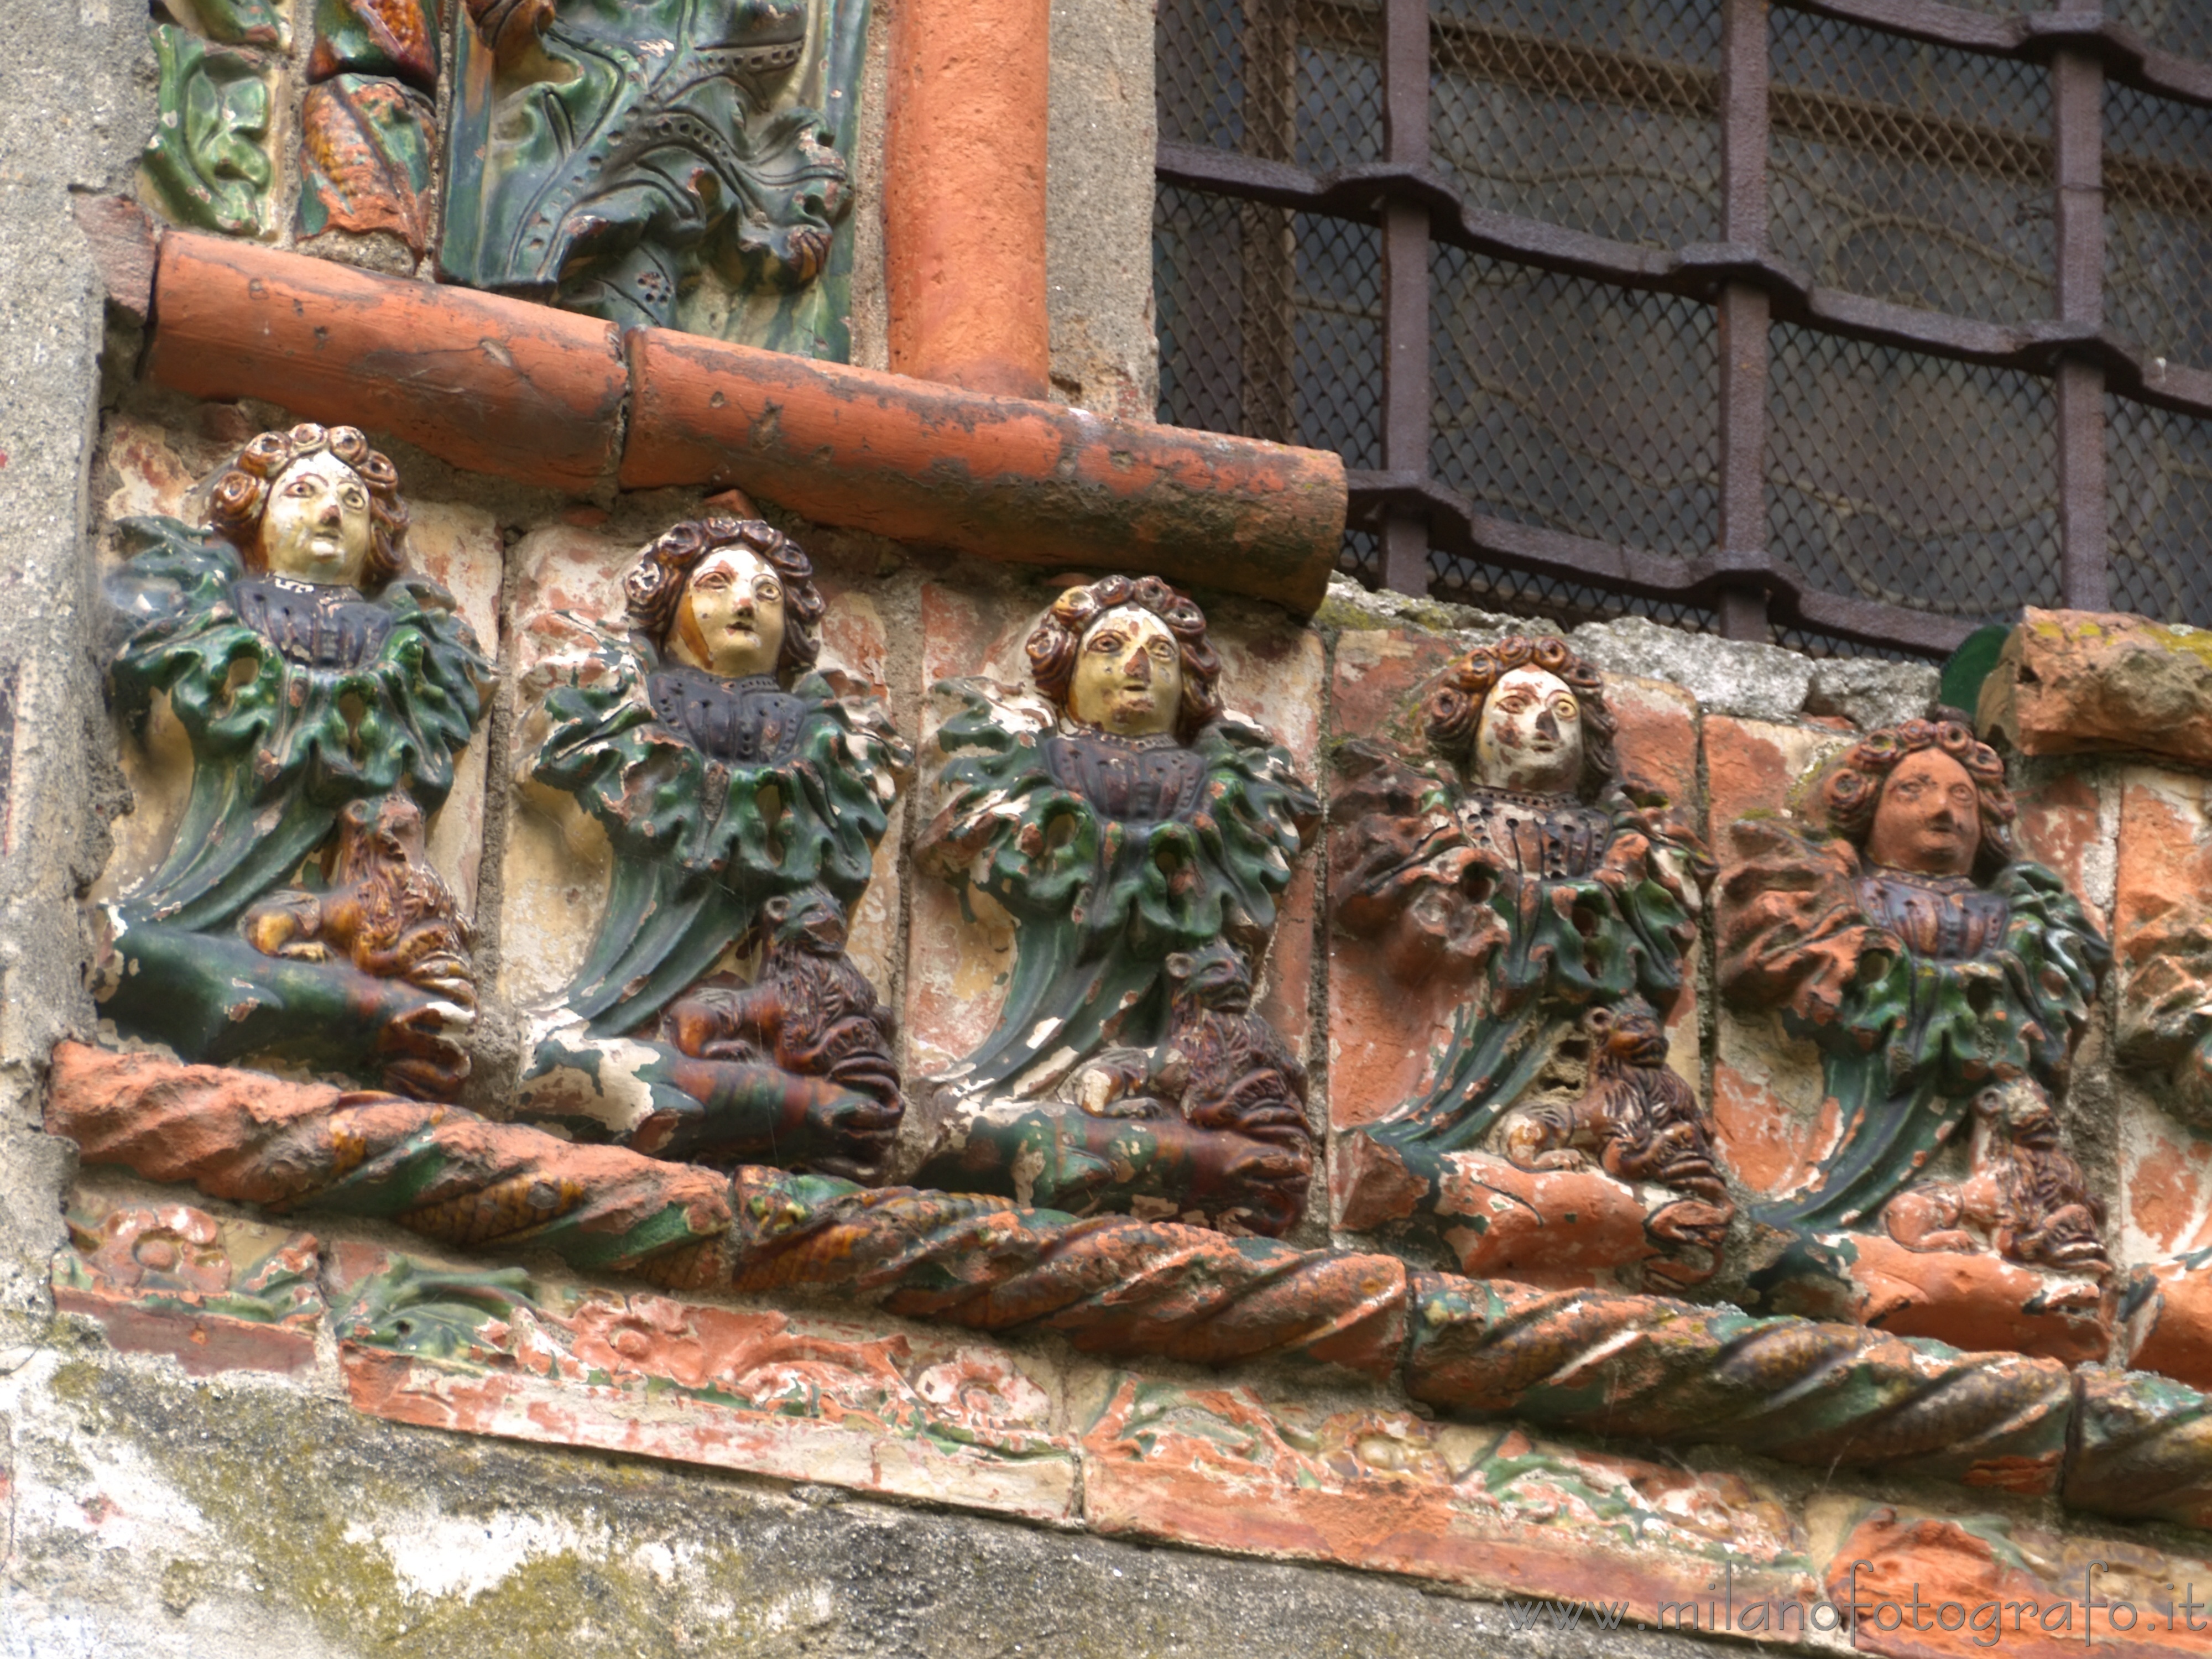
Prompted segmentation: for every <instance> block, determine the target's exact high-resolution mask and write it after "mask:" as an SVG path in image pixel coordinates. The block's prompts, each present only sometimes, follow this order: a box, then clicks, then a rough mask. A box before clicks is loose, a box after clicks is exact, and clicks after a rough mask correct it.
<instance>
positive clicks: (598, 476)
mask: <svg viewBox="0 0 2212 1659" xmlns="http://www.w3.org/2000/svg"><path fill="white" fill-rule="evenodd" d="M146 372H147V374H148V375H149V376H150V377H151V378H152V379H154V380H157V381H159V382H160V383H161V384H162V385H163V386H170V387H173V388H174V389H175V390H177V391H179V392H186V393H189V394H191V396H193V397H197V398H268V399H269V400H270V402H272V403H279V404H283V405H284V407H285V408H287V409H289V410H292V411H293V412H294V413H295V414H297V415H301V416H305V417H307V418H308V419H310V420H317V421H323V422H346V423H348V424H350V425H354V426H360V427H368V428H373V429H375V430H377V431H381V432H389V433H392V434H393V435H395V436H398V437H401V438H404V439H405V440H406V441H408V442H410V443H412V444H418V445H420V446H421V447H423V448H424V449H427V450H428V451H429V452H430V453H432V454H434V455H437V456H439V457H441V458H442V459H446V460H448V461H451V462H452V463H453V465H456V466H462V467H466V468H468V469H469V470H470V471H475V472H495V473H498V474H500V475H501V476H502V477H509V478H520V479H522V480H524V481H525V482H526V483H538V484H549V485H551V486H554V487H555V488H557V489H570V490H575V491H578V492H582V491H586V490H589V489H595V488H597V487H598V486H599V485H600V484H602V483H606V482H608V481H609V480H611V478H612V477H613V474H614V470H615V461H616V458H617V454H618V453H620V448H621V443H622V415H623V395H624V393H625V392H626V390H627V386H628V383H627V380H625V377H624V370H623V356H622V343H621V340H620V337H619V335H618V333H617V330H616V328H615V326H614V325H613V324H611V323H602V322H598V321H595V320H593V319H591V318H588V317H579V316H576V315H574V313H569V312H565V311H555V310H553V309H552V308H550V307H546V306H539V305H532V304H530V303H528V302H527V301H521V300H507V299H501V298H500V297H499V296H497V295H490V294H477V293H474V292H472V291H471V290H470V289H454V288H438V287H434V286H433V285H431V284H430V283H417V282H412V281H409V280H405V279H403V278H399V277H392V276H376V275H374V273H372V272H369V271H365V270H355V269H353V268H352V267H351V266H349V265H342V264H334V263H332V262H331V261H330V260H327V259H315V258H308V257H307V256H306V255H304V254H297V253H280V252H276V250H274V249H272V248H264V247H257V246H253V245H252V243H248V242H234V241H228V240H223V239H222V238H220V237H214V236H198V235H192V234H185V233H181V232H176V231H172V232H170V233H168V234H167V235H165V236H163V237H162V239H161V258H160V263H159V265H158V267H157V269H156V270H155V278H154V338H153V345H152V349H151V350H150V351H149V355H148V357H147V363H146Z"/></svg>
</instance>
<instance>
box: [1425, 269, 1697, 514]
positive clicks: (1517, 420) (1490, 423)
mask: <svg viewBox="0 0 2212 1659" xmlns="http://www.w3.org/2000/svg"><path fill="white" fill-rule="evenodd" d="M1429 294H1430V306H1431V318H1432V320H1431V325H1430V336H1429V337H1430V349H1431V369H1430V374H1431V385H1432V386H1434V388H1435V391H1434V398H1435V407H1434V414H1433V416H1431V431H1432V433H1433V435H1432V437H1431V440H1430V465H1431V466H1432V467H1433V468H1434V470H1435V471H1436V473H1437V477H1440V478H1442V479H1443V481H1444V482H1445V483H1449V485H1450V486H1451V487H1452V488H1453V489H1456V490H1458V491H1459V492H1460V493H1461V494H1462V495H1466V496H1468V498H1470V499H1471V500H1472V501H1474V503H1475V504H1476V506H1477V507H1478V508H1480V510H1481V511H1483V512H1486V513H1491V514H1493V515H1495V516H1497V517H1498V518H1502V519H1508V520H1512V521H1514V522H1515V523H1517V524H1533V525H1541V526H1544V527H1545V528H1547V529H1550V530H1558V531H1562V532H1565V533H1567V534H1569V535H1573V536H1582V537H1586V538H1589V539H1590V540H1593V541H1603V542H1613V543H1618V544H1624V545H1627V546H1633V547H1643V548H1649V549H1651V550H1654V551H1656V552H1668V553H1681V554H1685V555H1688V554H1694V553H1700V552H1703V551H1705V550H1706V549H1707V548H1709V547H1710V546H1711V543H1712V527H1713V523H1714V520H1715V516H1716V514H1717V510H1718V508H1717V495H1716V492H1717V489H1718V486H1719V459H1718V451H1719V429H1720V422H1719V416H1718V414H1717V407H1716V404H1717V398H1718V388H1719V380H1718V376H1717V373H1716V363H1717V358H1716V353H1715V343H1714V327H1713V313H1712V309H1711V307H1708V306H1702V305H1699V304H1698V303H1697V302H1696V301H1691V300H1685V299H1682V298H1681V297H1680V296H1679V295H1672V294H1638V293H1636V292H1634V291H1632V290H1630V289H1618V288H1613V287H1610V286H1608V285H1607V284H1606V283H1595V282H1591V281H1589V280H1588V279H1586V278H1583V277H1579V276H1558V275H1555V274H1554V273H1553V272H1550V271H1542V270H1530V269H1529V268H1528V266H1526V265H1514V264H1505V263H1504V262H1503V261H1501V260H1497V259H1486V258H1482V257H1481V256H1480V254H1474V253H1469V252H1466V251H1465V250H1464V249H1462V248H1455V247H1439V248H1437V249H1436V250H1434V252H1433V254H1432V256H1431V278H1430V283H1429Z"/></svg>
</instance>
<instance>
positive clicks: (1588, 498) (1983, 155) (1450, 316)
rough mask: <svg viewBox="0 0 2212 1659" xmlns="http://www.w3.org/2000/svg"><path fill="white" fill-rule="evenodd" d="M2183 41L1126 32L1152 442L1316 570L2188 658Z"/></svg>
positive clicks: (1687, 23)
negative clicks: (1304, 545)
mask: <svg viewBox="0 0 2212 1659" xmlns="http://www.w3.org/2000/svg"><path fill="white" fill-rule="evenodd" d="M2208 17H2212V9H2208V8H2206V7H2204V6H2203V5H2202V4H2191V5H2189V6H2187V7H2185V6H2184V5H2183V3H2181V0H2116V3H2115V5H2114V9H2113V11H2112V16H2111V17H2110V18H2109V19H2107V18H2106V16H2104V15H2102V14H2100V13H2098V12H2095V11H2089V12H2086V13H2076V12H2075V11H2073V10H2072V9H2071V6H2070V4H2069V5H2068V7H2067V9H2064V10H2063V11H2061V12H2059V13H2057V14H2052V13H2049V12H2039V13H2038V14H2037V15H2036V21H2035V22H2034V25H2033V27H2031V26H2030V24H2029V22H2028V21H2027V14H2025V13H2021V14H2014V13H2011V12H2008V11H2004V10H2001V9H1997V8H1996V7H1995V6H1994V5H1973V6H1971V7H1966V6H1952V5H1942V4H1936V3H1932V0H1823V3H1822V4H1821V5H1820V9H1819V10H1817V11H1814V10H1812V9H1798V8H1796V7H1793V6H1790V5H1787V4H1783V3H1775V4H1773V5H1772V6H1771V7H1769V6H1765V5H1761V4H1757V3H1750V0H1606V3H1599V0H1161V3H1160V6H1159V10H1158V18H1159V33H1158V99H1159V122H1160V145H1159V161H1158V181H1159V182H1158V197H1157V204H1156V210H1155V217H1154V239H1153V251H1154V274H1155V286H1156V291H1157V296H1158V319H1159V331H1160V349H1161V390H1160V410H1159V414H1160V418H1161V419H1162V420H1164V421H1170V422H1176V423H1177V424H1180V425H1186V426H1196V427H1204V428H1211V429H1213V430H1218V431H1229V432H1239V433H1244V434H1247V435H1252V436H1255V437H1263V438H1274V439H1279V440H1283V441H1290V442H1295V443H1301V444H1307V445H1311V446H1313V447H1321V448H1328V449H1334V450H1336V451H1338V452H1340V453H1341V454H1342V455H1343V456H1344V459H1345V464H1346V466H1347V467H1348V468H1349V469H1350V470H1351V473H1352V521H1351V526H1350V528H1349V530H1348V532H1347V534H1346V542H1345V548H1344V556H1343V565H1344V568H1346V570H1347V571H1350V572H1352V573H1354V574H1358V576H1359V577H1360V578H1361V579H1362V580H1365V581H1368V582H1370V584H1387V585H1389V586H1393V587H1398V588H1401V589H1405V590H1408V591H1421V592H1431V593H1434V594H1435V595H1437V596H1438V597H1440V598H1449V599H1463V600H1466V601H1468V602H1470V603H1474V604H1478V605H1485V606H1488V607H1491V608H1494V609H1499V610H1510V611H1519V612H1523V613H1527V612H1534V613H1537V614H1541V615H1547V616H1550V617H1554V618H1556V619H1558V620H1560V621H1563V622H1573V621H1579V620H1583V619H1586V618H1589V617H1607V616H1619V615H1622V614H1626V613H1636V614H1641V615H1646V616H1650V617H1656V618H1658V619H1660V620H1662V621H1666V622H1669V623H1675V624H1677V625H1680V626H1684V627H1688V628H1693V629H1708V630H1713V631H1719V632H1723V633H1726V634H1728V635H1731V636H1734V637H1740V638H1759V639H1765V638H1772V639H1775V640H1778V641H1781V642H1784V643H1786V644H1790V645H1792V646H1795V647H1798V648H1800V649H1804V650H1810V651H1813V652H1815V653H1862V652H1872V653H1881V654H1907V655H1922V656H1930V655H1941V654H1942V653H1947V652H1948V651H1949V650H1951V649H1952V648H1953V647H1955V646H1956V645H1957V644H1958V642H1959V641H1960V640H1961V639H1963V638H1964V637H1965V635H1966V634H1967V633H1968V632H1969V631H1970V630H1971V629H1972V628H1974V627H1976V626H1978V624H1980V623H1984V622H1987V621H1992V620H2003V619H2006V618H2008V617H2011V616H2012V615H2014V614H2015V613H2016V611H2018V609H2019V607H2020V606H2021V605H2075V606H2079V607H2082V608H2091V609H2097V608H2106V607H2108V606H2109V607H2112V608H2120V609H2128V610H2135V611H2143V612H2145V613H2147V614H2149V615H2153V616H2157V617H2165V618H2167V619H2169V620H2174V621H2189V622H2195V623H2206V624H2212V424H2208V419H2207V417H2208V416H2212V63H2207V62H2203V61H2198V60H2200V59H2203V58H2207V57H2212V22H2208V21H2207V19H2208Z"/></svg>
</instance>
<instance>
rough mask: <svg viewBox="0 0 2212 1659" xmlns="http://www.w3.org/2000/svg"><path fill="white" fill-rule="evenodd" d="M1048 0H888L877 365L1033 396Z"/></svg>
mask: <svg viewBox="0 0 2212 1659" xmlns="http://www.w3.org/2000/svg"><path fill="white" fill-rule="evenodd" d="M1051 37H1052V6H1051V0H900V3H899V5H898V6H897V7H896V9H894V11H893V13H892V17H891V38H890V76H889V90H888V98H887V103H886V108H885V114H884V281H885V284H886V286H887V287H888V289H889V290H890V366H891V368H894V369H896V371H897V372H898V373H900V374H911V375H914V376H915V377H917V378H918V379H921V380H941V381H944V382H945V383H946V384H947V385H951V386H964V387H966V388H967V389H968V390H969V391H971V392H997V393H1000V395H1002V396H1006V397H1012V398H1042V397H1043V396H1044V395H1045V392H1046V389H1047V377H1048V374H1049V372H1050V368H1051V362H1052V340H1051V329H1050V325H1049V322H1048V318H1047V314H1046V308H1045V154H1046V131H1047V127H1048V114H1049V108H1048V99H1049V89H1050V81H1051V62H1052V52H1051V44H1052V40H1051Z"/></svg>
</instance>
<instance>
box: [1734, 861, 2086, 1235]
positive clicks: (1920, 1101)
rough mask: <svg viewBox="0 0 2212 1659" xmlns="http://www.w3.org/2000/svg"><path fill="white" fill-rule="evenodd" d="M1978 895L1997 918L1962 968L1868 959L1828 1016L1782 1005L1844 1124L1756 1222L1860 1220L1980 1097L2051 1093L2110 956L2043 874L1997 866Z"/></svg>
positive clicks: (1892, 954)
mask: <svg viewBox="0 0 2212 1659" xmlns="http://www.w3.org/2000/svg"><path fill="white" fill-rule="evenodd" d="M1988 890H1990V891H1991V892H1994V893H1996V895H1998V896H2001V897H2002V899H2003V900H2004V902H2005V904H2006V906H2007V908H2008V912H2009V917H2008V921H2007V922H2006V924H2005V928H2004V935H2003V941H2002V945H2000V946H1998V947H1997V948H1996V950H1994V951H1990V952H1988V953H1987V954H1985V955H1984V956H1982V957H1978V958H1972V959H1970V960H1967V961H1964V962H1941V961H1936V960H1931V959H1929V958H1928V957H1923V956H1921V955H1919V954H1917V953H1916V952H1914V951H1911V950H1907V949H1904V948H1901V947H1900V948H1897V949H1895V950H1893V951H1887V952H1883V953H1881V954H1879V955H1877V954H1875V953H1873V952H1869V955H1868V956H1867V957H1866V958H1864V961H1865V964H1866V965H1865V966H1863V968H1862V969H1861V970H1860V972H1859V974H1858V975H1856V976H1855V977H1854V978H1853V979H1852V981H1850V984H1849V985H1848V986H1847V987H1844V993H1843V996H1842V999H1841V1002H1840V1006H1838V1008H1837V1009H1836V1010H1835V1012H1834V1013H1833V1015H1832V1017H1830V1018H1805V1017H1803V1016H1802V1015H1801V1014H1799V1013H1798V1012H1796V1011H1794V1010H1792V1009H1789V1008H1785V1009H1784V1012H1783V1023H1784V1026H1785V1028H1786V1029H1788V1030H1790V1032H1791V1033H1792V1035H1794V1036H1801V1037H1806V1038H1809V1039H1810V1040H1811V1041H1812V1042H1815V1043H1816V1044H1818V1045H1819V1047H1820V1065H1821V1079H1822V1084H1823V1086H1824V1087H1825V1089H1826V1092H1827V1094H1828V1095H1829V1096H1831V1097H1833V1099H1834V1100H1835V1102H1836V1106H1837V1121H1838V1122H1840V1123H1843V1124H1844V1125H1846V1126H1850V1127H1848V1128H1847V1132H1846V1133H1845V1134H1844V1139H1843V1140H1842V1141H1841V1143H1840V1144H1839V1145H1838V1146H1837V1147H1836V1148H1835V1150H1834V1151H1833V1152H1830V1153H1829V1154H1828V1156H1827V1157H1826V1158H1824V1159H1822V1160H1821V1162H1820V1168H1819V1169H1818V1170H1816V1171H1815V1173H1814V1178H1813V1181H1812V1183H1811V1185H1810V1186H1809V1187H1808V1188H1806V1189H1805V1190H1804V1191H1803V1192H1802V1193H1800V1194H1795V1195H1793V1196H1791V1197H1789V1198H1786V1199H1784V1200H1779V1201H1778V1202H1775V1203H1771V1204H1766V1205H1763V1206H1759V1208H1758V1209H1757V1210H1756V1211H1754V1212H1753V1213H1754V1214H1756V1215H1757V1216H1758V1217H1759V1219H1761V1220H1763V1221H1767V1222H1770V1223H1771V1224H1773V1225H1777V1226H1794V1227H1802V1228H1808V1229H1812V1230H1815V1231H1819V1230H1825V1229H1831V1228H1839V1227H1852V1226H1861V1225H1867V1224H1868V1223H1869V1222H1870V1221H1871V1220H1872V1218H1874V1217H1875V1216H1876V1215H1877V1214H1878V1213H1879V1212H1880V1211H1881V1206H1883V1205H1884V1204H1886V1203H1887V1202H1888V1201H1889V1200H1890V1199H1892V1198H1893V1197H1895V1196H1896V1195H1897V1194H1899V1193H1900V1192H1902V1191H1903V1190H1904V1189H1905V1188H1906V1187H1908V1186H1910V1185H1911V1183H1912V1182H1914V1180H1916V1179H1917V1177H1918V1176H1919V1174H1920V1172H1921V1169H1922V1167H1923V1164H1925V1163H1926V1161H1927V1160H1928V1158H1929V1157H1930V1156H1931V1155H1932V1154H1933V1153H1934V1152H1935V1151H1936V1149H1937V1148H1938V1147H1940V1146H1943V1145H1944V1144H1946V1143H1947V1142H1948V1140H1950V1139H1951V1138H1952V1137H1953V1136H1954V1134H1955V1133H1957V1131H1958V1129H1959V1127H1960V1124H1961V1123H1962V1122H1963V1121H1965V1118H1966V1114H1967V1112H1968V1110H1969V1109H1970V1108H1971V1107H1972V1103H1973V1099H1974V1097H1975V1095H1976V1094H1978V1092H1979V1091H1981V1090H1982V1089H1983V1088H1984V1087H1986V1086H1988V1085H1990V1083H1992V1082H1996V1081H1998V1080H2001V1079H2005V1078H2013V1077H2021V1076H2027V1077H2033V1078H2034V1079H2036V1080H2037V1081H2038V1082H2039V1083H2042V1084H2044V1085H2045V1086H2047V1087H2049V1088H2051V1090H2052V1091H2053V1092H2057V1090H2058V1089H2059V1088H2060V1087H2062V1086H2063V1079H2064V1074H2065V1070H2066V1065H2067V1057H2068V1055H2069V1053H2070V1052H2071V1050H2072V1048H2073V1044H2074V1042H2075V1039H2076V1038H2077V1037H2078V1036H2080V1034H2081V1031H2082V1030H2083V1029H2084V1028H2085V1027H2086V1025H2087V1023H2088V1016H2089V1003H2090V1000H2091V999H2092V998H2093V997H2094V996H2095V994H2096V990H2097V984H2098V981H2100V980H2101V979H2102V978H2103V976H2104V974H2105V969H2106V967H2107V966H2108V965H2109V964H2110V963H2111V961H2112V950H2111V947H2110V946H2109V945H2106V942H2105V940H2104V938H2103V936H2102V935H2101V934H2100V933H2099V932H2098V931H2097V926H2096V924H2095V923H2094V922H2093V921H2090V920H2089V918H2088V916H2087V914H2086V913H2085V912H2084V911H2083V910H2082V908H2081V902H2080V901H2079V900H2077V899H2076V898H2075V896H2073V895H2072V894H2071V893H2069V892H2068V891H2067V890H2066V884H2065V883H2064V881H2063V880H2062V879H2061V878H2060V877H2059V876H2058V875H2057V872H2053V871H2051V870H2048V869H2045V867H2044V866H2042V865H2039V864H2031V863H2027V862H2025V861H2021V862H2015V863H2013V864H2009V865H2007V866H2005V867H2004V868H2003V869H2002V871H2001V872H1998V874H1997V875H1996V878H1995V879H1994V880H1992V881H1991V882H1990V883H1989V884H1988ZM1777 946H1778V948H1781V949H1786V948H1788V946H1787V943H1786V942H1785V941H1782V940H1779V939H1778V940H1777Z"/></svg>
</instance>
